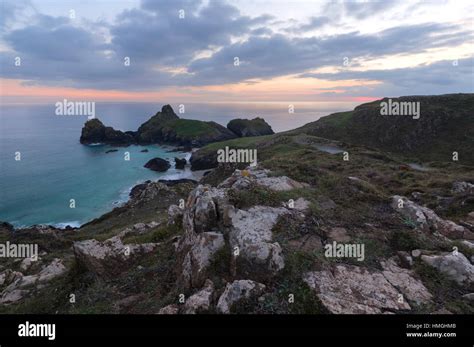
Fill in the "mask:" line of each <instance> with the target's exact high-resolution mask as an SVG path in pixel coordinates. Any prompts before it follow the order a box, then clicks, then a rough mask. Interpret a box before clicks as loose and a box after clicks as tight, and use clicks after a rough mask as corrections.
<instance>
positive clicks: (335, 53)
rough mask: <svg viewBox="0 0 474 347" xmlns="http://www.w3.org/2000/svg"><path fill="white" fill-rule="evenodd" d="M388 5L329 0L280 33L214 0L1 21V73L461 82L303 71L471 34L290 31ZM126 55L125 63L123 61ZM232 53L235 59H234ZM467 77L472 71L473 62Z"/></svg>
mask: <svg viewBox="0 0 474 347" xmlns="http://www.w3.org/2000/svg"><path fill="white" fill-rule="evenodd" d="M12 3H13V2H12ZM12 3H10V2H8V3H7V4H8V5H7V6H6V8H7V11H6V12H4V15H3V17H2V21H1V22H0V23H11V22H12V21H14V18H15V17H16V16H18V13H19V11H21V8H24V7H15V6H13V5H11V4H12ZM395 5H396V3H395V2H368V3H363V4H359V3H356V4H354V3H352V2H350V3H346V2H336V3H330V4H328V7H327V12H323V14H322V15H318V16H314V15H313V16H309V17H308V18H306V19H303V20H302V21H301V22H295V24H294V25H293V26H292V27H291V28H287V29H286V32H285V30H284V31H283V32H284V33H285V34H283V33H278V31H277V30H272V29H273V28H274V27H272V25H271V23H273V22H275V17H273V16H271V15H268V14H261V15H256V16H253V17H252V16H248V15H244V14H242V13H241V11H239V9H238V8H237V7H235V6H233V5H231V4H229V3H227V2H224V1H221V0H210V1H209V2H202V1H195V0H192V1H191V0H178V1H169V0H163V1H156V0H155V1H151V0H145V1H142V2H141V4H140V6H139V7H137V8H132V9H127V10H124V11H123V12H121V13H120V14H119V15H118V16H117V17H116V18H115V20H114V21H113V22H111V23H107V22H103V21H101V22H100V23H93V22H88V23H78V22H77V21H71V20H70V19H69V18H67V17H53V16H49V15H46V14H40V13H36V14H34V15H33V16H32V17H31V19H30V21H29V23H28V24H25V25H23V26H21V27H16V28H12V27H9V26H6V27H8V30H7V31H6V32H4V34H3V35H2V36H3V40H4V42H5V43H6V44H7V45H8V48H9V50H6V51H3V52H0V63H1V66H2V69H1V71H0V76H1V77H3V78H12V79H20V80H23V81H25V83H29V84H37V85H46V86H65V87H76V88H95V89H106V90H107V89H111V90H131V91H142V90H143V91H147V90H158V89H160V88H165V87H169V86H180V87H186V86H206V85H220V84H229V83H237V82H246V83H249V82H251V81H254V82H255V80H258V79H270V78H274V77H279V76H285V75H292V74H296V75H299V76H301V77H318V78H325V79H328V80H343V79H370V80H380V81H383V82H384V83H386V84H385V85H384V87H385V86H389V85H391V86H392V87H393V88H395V87H397V88H400V87H409V86H413V85H419V84H417V83H418V82H417V81H420V82H419V83H422V84H423V85H425V86H439V85H441V84H442V85H445V86H450V88H452V89H456V88H464V87H465V86H466V83H465V78H463V77H462V75H461V73H460V71H465V70H464V69H465V65H462V66H461V62H460V66H459V67H460V68H459V69H458V70H456V71H457V72H456V73H452V74H451V75H450V76H440V75H439V74H440V73H441V71H445V72H446V71H447V70H445V69H444V68H443V66H442V65H437V64H431V65H426V66H424V67H423V68H421V67H416V68H413V69H412V70H406V69H400V70H399V71H395V70H384V71H377V70H368V71H364V72H351V71H343V72H340V73H338V74H333V75H329V74H318V75H314V74H308V73H307V71H311V70H314V69H317V68H323V67H341V66H342V63H343V61H344V58H345V57H347V58H349V59H350V60H353V59H355V58H360V59H362V60H364V59H365V60H367V59H375V58H382V57H385V56H390V55H397V54H404V55H409V54H412V53H421V52H426V51H427V50H429V49H433V48H440V47H456V46H458V45H461V44H463V43H466V42H469V40H472V38H473V33H472V31H470V30H468V29H469V28H463V27H461V26H459V25H457V24H453V23H422V24H416V25H401V26H398V27H395V28H390V29H386V30H382V31H379V32H376V33H370V34H367V33H366V34H363V33H361V32H359V31H353V32H344V33H340V34H335V35H330V36H320V35H314V36H311V37H308V36H303V35H298V34H299V33H307V32H309V31H312V30H313V29H316V30H317V29H318V28H320V27H322V26H324V25H327V24H329V23H330V21H331V20H333V18H334V17H337V14H341V13H344V14H346V15H347V14H349V15H350V16H353V17H356V18H367V16H369V15H373V14H376V13H381V12H383V11H387V10H389V9H391V8H392V7H393V6H395ZM25 6H26V5H25ZM341 9H342V10H341ZM180 10H183V11H184V18H181V17H182V16H180V14H183V12H180ZM331 11H332V12H331ZM341 11H342V12H341ZM329 18H331V19H329ZM331 23H332V22H331ZM95 24H97V25H95ZM99 27H100V30H98V28H99ZM288 31H291V35H287V33H288ZM15 57H20V58H21V60H22V64H21V66H15V65H14V64H13V62H14V59H15ZM126 57H128V58H129V59H130V66H126V65H125V64H124V58H126ZM236 57H238V59H239V62H240V64H239V65H238V66H235V65H234V61H235V58H236ZM462 63H463V64H465V62H464V61H463V62H462ZM440 64H442V62H440ZM467 76H472V69H471V72H470V75H469V74H468V75H467ZM387 88H388V87H387ZM433 88H434V87H433ZM346 89H347V90H350V89H348V88H346ZM360 90H363V89H360ZM360 90H355V89H353V90H352V91H354V92H356V93H357V92H359V91H360ZM366 91H367V90H366Z"/></svg>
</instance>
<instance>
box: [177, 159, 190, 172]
mask: <svg viewBox="0 0 474 347" xmlns="http://www.w3.org/2000/svg"><path fill="white" fill-rule="evenodd" d="M174 162H175V168H176V169H177V170H184V167H185V166H186V164H187V162H186V159H184V158H181V159H180V158H174Z"/></svg>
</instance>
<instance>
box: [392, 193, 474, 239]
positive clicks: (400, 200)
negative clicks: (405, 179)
mask: <svg viewBox="0 0 474 347" xmlns="http://www.w3.org/2000/svg"><path fill="white" fill-rule="evenodd" d="M392 208H393V209H394V210H395V211H397V212H399V213H400V214H401V215H403V216H404V217H405V218H408V219H409V220H410V221H412V222H413V223H415V224H416V226H417V227H418V228H419V229H421V230H422V231H425V232H438V233H439V234H441V235H444V236H446V237H448V238H450V239H469V240H474V233H472V232H470V231H469V230H468V229H466V228H465V227H463V226H461V225H457V224H456V223H454V222H452V221H450V220H444V219H442V218H440V217H439V216H438V215H437V214H436V213H435V212H434V211H433V210H431V209H429V208H427V207H424V206H420V205H418V204H416V203H414V202H413V201H411V200H409V199H407V198H406V197H403V196H399V195H395V196H393V197H392Z"/></svg>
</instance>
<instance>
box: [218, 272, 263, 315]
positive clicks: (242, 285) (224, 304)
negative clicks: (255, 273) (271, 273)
mask: <svg viewBox="0 0 474 347" xmlns="http://www.w3.org/2000/svg"><path fill="white" fill-rule="evenodd" d="M264 290H265V285H263V284H261V283H258V282H254V281H250V280H238V281H234V282H232V283H229V284H227V285H226V287H225V290H224V292H223V293H222V295H221V296H220V298H219V301H218V302H217V311H218V312H220V313H230V312H231V310H232V305H234V304H236V303H238V302H240V301H241V300H243V299H249V298H251V297H256V296H260V295H261V294H262V293H263V291H264Z"/></svg>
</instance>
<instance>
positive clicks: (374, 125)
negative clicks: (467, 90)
mask: <svg viewBox="0 0 474 347" xmlns="http://www.w3.org/2000/svg"><path fill="white" fill-rule="evenodd" d="M401 100H410V101H420V102H421V117H420V119H419V120H413V119H411V117H408V116H385V117H384V116H380V106H379V103H380V101H375V102H371V103H367V104H363V105H361V106H358V107H356V109H355V110H353V111H348V112H340V113H335V114H332V115H329V116H327V117H323V118H321V119H320V120H318V121H316V122H312V123H309V124H307V125H305V126H303V127H301V128H299V129H296V130H293V131H290V132H289V133H292V134H297V133H306V134H311V135H316V136H321V137H326V138H330V139H334V140H339V141H344V142H348V143H354V144H361V145H367V146H370V147H373V148H378V149H381V150H384V151H389V152H393V153H397V154H400V155H403V156H405V157H407V158H408V159H410V160H416V161H420V162H426V161H443V162H447V161H452V153H453V152H454V151H457V152H458V153H459V160H460V161H462V162H463V163H464V164H467V165H474V135H472V134H474V94H452V95H440V96H426V97H403V98H401Z"/></svg>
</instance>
